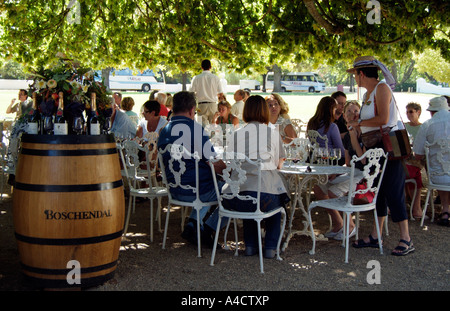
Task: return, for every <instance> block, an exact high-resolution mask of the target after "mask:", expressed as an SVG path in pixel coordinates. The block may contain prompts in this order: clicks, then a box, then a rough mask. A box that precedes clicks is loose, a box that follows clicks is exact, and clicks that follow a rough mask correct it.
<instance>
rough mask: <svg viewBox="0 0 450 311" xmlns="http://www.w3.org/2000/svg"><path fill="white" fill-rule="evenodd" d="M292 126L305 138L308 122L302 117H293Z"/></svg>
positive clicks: (298, 134) (299, 135)
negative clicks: (301, 118)
mask: <svg viewBox="0 0 450 311" xmlns="http://www.w3.org/2000/svg"><path fill="white" fill-rule="evenodd" d="M291 123H292V126H293V127H294V129H295V132H296V133H297V136H298V137H301V138H305V136H306V126H307V124H306V123H305V122H303V121H302V120H300V119H291Z"/></svg>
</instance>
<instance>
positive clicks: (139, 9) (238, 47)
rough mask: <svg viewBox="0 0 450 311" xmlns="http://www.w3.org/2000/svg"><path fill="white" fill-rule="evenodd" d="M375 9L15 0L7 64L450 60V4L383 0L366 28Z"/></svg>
mask: <svg viewBox="0 0 450 311" xmlns="http://www.w3.org/2000/svg"><path fill="white" fill-rule="evenodd" d="M368 2H369V1H368V0H357V1H348V0H333V1H323V0H257V1H253V0H192V1H182V0H77V1H71V2H70V1H69V0H65V1H55V0H50V1H49V0H8V1H3V2H2V3H1V4H0V59H4V60H9V59H14V60H16V61H18V62H20V63H22V64H24V65H25V66H26V68H27V69H28V70H29V71H36V70H37V69H38V68H42V67H44V66H45V65H47V64H49V63H52V62H53V61H54V59H55V55H56V53H57V52H62V53H64V54H65V55H66V56H67V57H68V58H71V59H76V60H78V61H80V62H81V63H82V64H83V65H84V66H87V67H92V68H96V69H101V68H106V67H114V68H124V67H129V68H132V69H146V68H155V67H156V66H157V65H158V64H161V63H164V64H166V65H167V66H171V67H174V68H178V70H179V71H180V72H189V73H191V74H196V73H198V72H199V71H200V66H199V64H200V61H201V60H202V59H204V58H210V59H217V60H220V61H221V62H223V63H227V64H228V66H229V68H230V69H232V70H233V71H236V72H238V73H245V72H249V71H252V72H255V71H256V72H261V73H263V72H266V71H267V67H268V66H269V67H270V66H272V65H274V64H280V65H282V64H283V63H285V62H302V61H306V60H308V61H310V60H313V62H314V63H316V64H319V63H321V62H323V61H327V62H328V63H330V64H333V63H335V62H338V61H346V62H351V61H352V60H353V59H354V58H355V57H356V56H359V55H376V56H378V57H379V58H380V59H381V60H388V59H402V58H403V57H404V56H405V55H407V53H409V52H414V51H416V52H421V51H424V50H425V49H427V48H430V49H432V50H436V51H439V53H440V55H441V56H442V57H443V58H444V59H445V60H447V61H450V32H449V30H448V29H449V19H448V12H449V11H450V2H449V1H437V0H431V1H425V0H417V1H413V0H407V1H389V0H383V1H378V2H379V4H380V9H381V10H380V24H370V23H368V21H367V16H368V14H369V13H370V11H371V9H370V8H367V3H368ZM69 3H71V4H72V5H73V6H72V7H69ZM436 34H440V36H436Z"/></svg>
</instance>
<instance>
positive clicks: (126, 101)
mask: <svg viewBox="0 0 450 311" xmlns="http://www.w3.org/2000/svg"><path fill="white" fill-rule="evenodd" d="M120 105H121V106H122V109H123V110H125V114H126V115H127V116H129V117H130V119H131V120H132V121H133V122H134V123H136V126H137V125H138V123H139V116H138V114H137V113H136V112H134V111H133V107H134V99H133V98H132V97H124V98H123V99H122V102H121V104H120Z"/></svg>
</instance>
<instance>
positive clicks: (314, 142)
mask: <svg viewBox="0 0 450 311" xmlns="http://www.w3.org/2000/svg"><path fill="white" fill-rule="evenodd" d="M308 138H309V140H310V141H311V145H312V146H313V148H316V147H318V146H319V142H318V141H317V139H318V138H319V139H322V140H323V141H324V143H325V146H328V137H327V135H323V136H322V135H320V134H319V132H317V131H315V130H309V131H308Z"/></svg>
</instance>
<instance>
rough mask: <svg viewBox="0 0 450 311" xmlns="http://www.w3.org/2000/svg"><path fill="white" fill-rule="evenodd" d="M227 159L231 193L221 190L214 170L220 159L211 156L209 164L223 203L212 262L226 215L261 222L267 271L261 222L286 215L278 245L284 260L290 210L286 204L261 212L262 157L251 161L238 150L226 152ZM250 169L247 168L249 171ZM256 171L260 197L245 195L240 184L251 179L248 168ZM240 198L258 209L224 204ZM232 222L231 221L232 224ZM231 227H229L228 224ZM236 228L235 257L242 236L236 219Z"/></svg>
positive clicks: (230, 218)
mask: <svg viewBox="0 0 450 311" xmlns="http://www.w3.org/2000/svg"><path fill="white" fill-rule="evenodd" d="M222 158H223V160H224V161H225V162H226V164H227V167H226V169H224V170H223V174H222V175H221V177H222V178H223V181H224V182H225V183H226V184H228V188H229V189H230V191H231V192H230V193H228V192H227V193H221V191H220V190H219V185H218V182H217V178H216V174H215V173H214V164H213V163H214V162H215V161H218V159H212V158H211V159H210V161H209V164H210V167H211V172H212V173H213V179H214V187H215V189H216V194H217V197H218V198H219V200H218V204H219V221H218V223H217V229H216V234H215V238H214V246H213V250H212V256H211V263H210V265H211V266H213V265H214V258H215V254H216V249H217V240H218V238H219V231H220V228H221V221H222V218H223V217H228V221H229V222H230V221H231V220H232V219H233V220H235V219H253V220H255V221H256V222H257V223H258V226H257V228H258V247H259V263H260V269H261V273H264V265H263V253H262V238H261V221H262V220H263V219H265V218H269V217H271V216H273V215H275V214H277V213H281V214H282V227H281V231H280V237H279V239H278V245H277V259H278V260H282V259H281V257H280V244H281V239H282V237H283V232H284V228H285V225H286V212H285V210H284V207H283V206H280V207H279V208H276V209H274V210H271V211H268V212H263V211H261V207H260V194H261V163H262V162H261V160H260V159H258V160H254V161H253V160H250V159H249V158H248V157H246V156H245V155H244V154H241V153H234V152H225V153H224V154H223V157H222ZM246 169H247V170H246ZM250 170H251V171H255V170H256V172H257V174H258V177H257V180H258V181H257V189H258V191H257V194H256V197H253V196H249V195H241V194H240V187H241V186H242V185H243V184H244V183H246V182H247V172H248V171H250ZM234 198H237V199H239V200H241V201H251V202H252V203H253V204H254V205H255V211H254V212H240V211H236V210H229V209H226V208H224V207H223V204H222V202H223V200H231V199H234ZM228 225H229V223H228ZM227 229H228V226H227ZM234 230H235V239H236V249H235V256H237V255H238V247H237V245H238V237H237V225H236V221H234ZM226 234H227V232H225V243H226Z"/></svg>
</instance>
